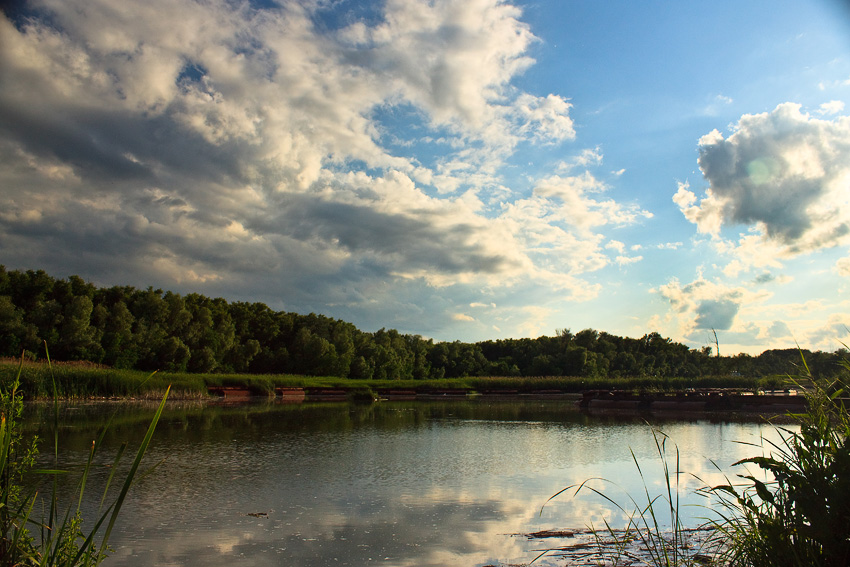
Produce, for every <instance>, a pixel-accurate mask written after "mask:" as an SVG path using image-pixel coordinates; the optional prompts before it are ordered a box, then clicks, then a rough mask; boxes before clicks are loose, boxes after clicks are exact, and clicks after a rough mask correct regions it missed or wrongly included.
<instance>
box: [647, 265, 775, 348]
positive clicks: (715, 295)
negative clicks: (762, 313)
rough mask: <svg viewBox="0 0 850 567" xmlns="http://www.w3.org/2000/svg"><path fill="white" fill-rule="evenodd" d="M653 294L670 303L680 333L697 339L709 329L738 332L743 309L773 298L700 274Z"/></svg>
mask: <svg viewBox="0 0 850 567" xmlns="http://www.w3.org/2000/svg"><path fill="white" fill-rule="evenodd" d="M652 291H653V292H654V293H657V294H659V295H660V296H662V297H663V298H664V299H666V300H667V301H668V302H669V305H670V308H671V312H672V316H673V317H674V318H675V320H676V321H677V327H678V328H677V330H678V332H679V333H681V335H682V336H685V337H689V338H691V339H697V340H700V339H701V338H702V334H704V331H706V330H710V329H715V330H718V331H721V330H722V331H729V330H732V329H735V328H736V326H737V323H738V321H737V317H738V315H739V313H740V312H741V310H742V308H743V307H744V306H746V307H748V308H754V307H755V306H757V305H758V304H760V303H763V302H764V301H765V300H766V299H768V298H769V297H770V294H769V293H767V292H765V291H763V290H755V291H754V290H750V289H747V288H745V287H743V286H730V285H727V284H725V283H722V282H720V281H712V280H708V279H705V278H704V277H703V276H701V275H700V276H699V277H698V278H696V279H695V280H694V281H693V282H691V283H688V284H682V283H681V282H680V281H679V280H678V279H676V278H673V279H671V280H670V281H669V282H668V283H666V284H664V285H662V286H660V287H658V288H657V289H653V290H652Z"/></svg>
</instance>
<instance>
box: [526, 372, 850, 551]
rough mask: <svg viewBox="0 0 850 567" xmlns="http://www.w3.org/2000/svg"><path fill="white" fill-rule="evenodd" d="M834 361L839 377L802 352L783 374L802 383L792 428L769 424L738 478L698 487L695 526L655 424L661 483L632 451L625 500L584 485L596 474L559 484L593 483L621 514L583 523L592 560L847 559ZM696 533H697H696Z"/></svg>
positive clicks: (848, 431) (844, 421) (847, 425)
mask: <svg viewBox="0 0 850 567" xmlns="http://www.w3.org/2000/svg"><path fill="white" fill-rule="evenodd" d="M840 366H841V368H842V370H843V372H844V374H843V375H842V376H839V377H838V378H836V379H835V380H830V381H827V380H817V379H815V378H814V377H813V376H812V373H811V372H810V369H809V368H808V366H807V364H806V359H805V357H803V358H802V363H801V365H800V367H801V369H802V372H801V374H799V375H797V376H794V377H791V376H789V380H791V381H792V382H795V383H800V382H806V383H807V384H808V387H807V388H806V394H805V395H806V398H807V401H808V404H807V408H806V410H805V411H803V412H801V413H797V414H790V415H789V416H787V417H788V418H790V419H791V420H792V422H794V423H795V424H796V425H798V426H799V429H797V428H792V427H789V426H788V425H782V426H780V425H775V427H776V430H777V433H778V437H779V439H778V441H774V442H770V441H766V440H764V439H763V440H762V445H761V446H754V447H753V448H754V450H759V452H760V454H758V455H755V456H753V457H749V458H745V459H742V460H741V461H738V462H737V463H734V465H733V466H737V467H739V468H740V469H743V470H742V471H741V472H740V473H739V474H738V475H737V476H736V477H735V478H733V479H730V478H726V482H725V483H723V484H720V485H716V486H712V485H704V486H703V487H702V488H700V489H699V491H698V492H700V493H702V494H703V495H704V496H706V497H707V498H708V499H709V504H707V505H706V513H705V517H707V521H706V522H705V523H704V524H702V525H700V526H696V527H686V526H685V525H684V522H683V521H682V519H681V515H680V508H679V501H680V496H681V490H682V488H680V480H681V478H682V476H683V475H684V474H686V471H682V470H681V468H680V455H679V448H678V447H675V450H674V454H668V450H667V447H668V443H670V444H672V443H673V441H672V440H671V439H670V438H669V437H668V436H667V435H665V434H664V433H662V432H660V431H656V430H653V435H654V437H655V441H656V447H657V449H658V452H657V454H658V458H659V461H660V463H661V468H662V475H661V476H662V478H661V481H660V482H657V481H655V480H654V479H649V478H647V477H646V476H645V474H644V470H643V469H642V467H641V464H640V463H639V462H638V460H637V458H636V457H635V455H634V453H632V459H633V461H634V464H635V467H636V472H637V474H639V475H640V478H641V480H643V483H644V493H643V494H641V495H640V496H637V497H634V496H632V495H627V497H626V503H625V504H621V503H620V500H618V499H617V497H616V496H614V495H612V494H610V493H608V492H607V491H606V490H605V489H604V488H597V487H596V486H594V485H593V484H591V481H600V480H601V479H590V480H589V481H585V482H584V483H581V484H580V485H577V486H569V487H567V488H565V489H563V490H561V491H560V492H558V493H556V494H555V495H553V496H552V497H551V498H550V499H549V500H552V499H553V498H558V497H562V495H565V494H571V495H572V496H573V497H579V496H580V494H581V493H582V492H590V493H593V494H596V495H599V496H601V497H602V498H604V499H605V500H606V501H608V502H609V503H611V504H613V505H614V506H615V507H616V508H617V509H619V510H620V511H621V512H623V513H624V514H625V515H626V517H627V518H628V521H627V525H626V526H625V527H624V528H623V529H618V528H616V527H615V526H611V525H609V524H608V523H607V522H606V524H605V527H604V528H602V529H594V528H593V526H591V527H590V528H591V530H590V532H591V533H592V534H593V535H594V537H595V545H589V546H587V547H589V548H591V549H592V551H591V552H590V559H592V560H594V561H595V562H596V563H598V564H605V565H613V566H617V565H634V564H642V565H650V566H652V567H697V566H701V565H714V566H718V567H813V566H820V567H838V566H844V565H850V408H848V400H850V398H847V394H848V391H850V390H848V386H850V362H848V360H847V359H842V360H841V363H840ZM747 467H749V468H747ZM759 469H760V470H759ZM611 484H613V483H609V484H608V485H606V486H610V485H611ZM658 486H661V487H662V489H661V492H660V494H656V493H655V492H654V491H655V490H656V488H657V487H658ZM547 503H548V501H547ZM544 506H545V504H544ZM694 534H696V535H697V536H700V537H698V538H696V539H695V538H694ZM562 551H563V550H562ZM545 553H547V552H544V555H545ZM541 556H542V555H541ZM541 556H538V558H539V557H541ZM586 558H587V557H586ZM535 561H536V559H535ZM532 563H533V562H532Z"/></svg>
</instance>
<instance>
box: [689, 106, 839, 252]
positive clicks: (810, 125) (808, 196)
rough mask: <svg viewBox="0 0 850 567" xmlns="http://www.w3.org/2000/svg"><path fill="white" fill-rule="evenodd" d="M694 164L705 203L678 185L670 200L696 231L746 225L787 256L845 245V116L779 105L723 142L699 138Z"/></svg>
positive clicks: (712, 136)
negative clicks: (705, 185)
mask: <svg viewBox="0 0 850 567" xmlns="http://www.w3.org/2000/svg"><path fill="white" fill-rule="evenodd" d="M698 162H699V167H700V170H701V171H702V173H703V175H704V177H705V179H706V181H708V184H709V187H708V188H707V189H706V194H705V197H704V198H702V199H698V198H697V196H696V195H695V194H694V193H693V192H692V191H691V190H690V187H689V186H688V184H680V186H679V190H678V191H677V193H676V195H675V196H674V198H673V200H674V202H675V203H676V204H677V205H678V206H679V207H680V209H681V210H682V213H683V214H684V215H685V217H686V218H687V219H688V220H689V221H691V222H693V223H694V224H696V225H697V228H698V230H699V231H700V232H702V233H706V234H711V235H714V236H719V234H720V231H721V228H722V227H723V226H728V225H745V226H750V227H753V228H754V229H755V230H756V232H757V240H758V241H759V243H765V244H767V245H770V246H773V247H775V248H777V249H778V250H777V252H778V253H779V254H780V255H782V256H785V257H787V256H794V255H797V254H801V253H806V252H810V251H813V250H817V249H821V248H825V247H830V246H836V245H842V244H844V243H847V242H850V206H848V205H850V191H848V187H850V117H843V116H842V117H836V118H834V119H832V120H824V119H815V118H812V117H811V116H810V115H808V114H806V113H803V112H802V111H801V107H800V105H797V104H791V103H785V104H781V105H779V106H777V107H776V109H774V110H773V111H772V112H765V113H762V114H748V115H744V116H742V117H741V119H740V120H739V121H738V123H737V125H735V127H734V129H733V133H732V134H731V135H730V136H729V137H728V138H724V136H723V135H722V134H721V133H720V132H718V131H717V130H715V131H713V132H711V133H709V134H707V135H705V136H703V137H702V139H700V143H699V159H698Z"/></svg>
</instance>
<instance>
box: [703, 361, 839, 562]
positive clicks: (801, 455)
mask: <svg viewBox="0 0 850 567" xmlns="http://www.w3.org/2000/svg"><path fill="white" fill-rule="evenodd" d="M843 366H844V367H845V369H846V370H850V363H848V362H847V361H846V360H845V361H843ZM803 369H804V374H803V375H802V378H805V379H810V380H811V375H810V372H809V371H808V367H807V366H806V364H805V359H803ZM811 382H812V388H811V390H810V391H809V392H808V393H807V397H808V402H809V405H808V410H807V411H806V412H804V413H801V414H797V415H794V416H793V417H794V418H795V419H796V421H797V422H798V423H799V425H800V430H799V431H792V430H790V429H787V428H777V430H778V431H779V433H780V440H779V441H777V442H766V447H764V449H766V451H765V452H764V454H763V455H761V456H756V457H751V458H748V459H743V460H741V461H739V462H738V463H736V464H738V465H747V464H752V465H757V466H758V467H759V468H760V469H762V470H763V471H764V472H765V473H766V475H765V476H766V478H767V479H768V480H760V479H758V478H756V477H755V476H754V475H752V474H742V475H738V478H739V479H741V480H742V481H743V483H733V482H727V483H726V484H723V485H719V486H715V487H712V488H711V489H710V492H711V493H713V494H715V495H718V496H719V497H720V504H721V507H720V515H721V519H720V520H718V521H715V522H714V526H715V527H716V529H717V534H718V537H719V538H722V539H723V540H724V543H725V545H724V548H725V551H724V553H723V554H722V556H721V558H720V559H721V561H722V562H723V563H724V564H727V565H730V566H733V567H734V566H749V567H762V566H771V567H777V566H778V567H783V566H787V567H796V566H807V567H809V566H812V567H814V566H824V567H826V566H829V567H832V566H843V565H850V445H848V439H850V413H848V407H847V401H846V399H843V398H842V397H841V396H842V395H843V394H844V393H845V392H846V391H847V390H846V387H847V385H848V382H847V380H846V379H841V378H839V379H837V380H835V381H833V382H822V381H816V380H811ZM771 479H772V480H771Z"/></svg>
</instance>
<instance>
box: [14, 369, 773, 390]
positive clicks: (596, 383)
mask: <svg viewBox="0 0 850 567" xmlns="http://www.w3.org/2000/svg"><path fill="white" fill-rule="evenodd" d="M17 368H18V363H17V362H15V361H13V360H12V359H2V360H0V385H2V384H10V383H11V381H12V380H13V379H14V378H15V376H16V373H17ZM784 385H785V384H784V382H783V381H781V380H779V379H775V378H770V379H755V378H752V377H744V376H701V377H698V378H683V377H672V376H642V377H641V376H635V377H621V378H606V377H582V376H467V377H464V378H443V379H429V380H410V379H408V380H388V379H384V380H376V379H370V380H365V379H354V378H341V377H339V376H304V375H294V374H262V375H258V374H197V373H189V372H157V373H155V374H153V375H151V374H150V373H149V372H145V371H141V370H126V369H116V368H109V367H105V366H97V365H91V364H83V363H55V364H53V365H52V368H51V367H49V366H48V365H47V364H46V363H42V362H32V361H31V362H28V363H26V372H25V374H24V376H22V377H21V384H20V391H21V392H23V393H24V395H25V396H26V397H27V398H28V399H48V398H50V397H52V396H53V394H54V387H55V392H56V393H57V395H58V396H59V397H62V398H77V399H79V398H112V397H118V398H131V397H132V398H147V399H158V398H161V397H162V393H163V392H164V391H165V389H166V387H168V386H170V387H171V390H172V394H171V397H172V398H181V399H187V398H188V399H192V398H204V397H207V396H208V395H209V392H210V389H211V388H217V387H230V388H247V389H248V390H249V391H250V393H251V394H253V395H255V396H273V395H274V394H275V391H276V389H277V388H304V389H311V388H312V389H323V388H324V389H344V390H345V391H346V392H348V394H349V396H350V397H352V398H357V399H361V398H362V399H374V398H380V397H381V392H382V391H384V390H394V391H416V392H428V391H447V390H463V391H466V392H469V393H479V394H486V393H489V392H501V393H510V392H516V393H517V394H528V393H541V392H549V393H552V392H562V393H579V392H584V391H587V390H630V391H641V392H647V391H650V392H651V391H671V390H683V389H687V388H731V389H744V390H755V389H758V388H765V387H768V388H778V387H784Z"/></svg>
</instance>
